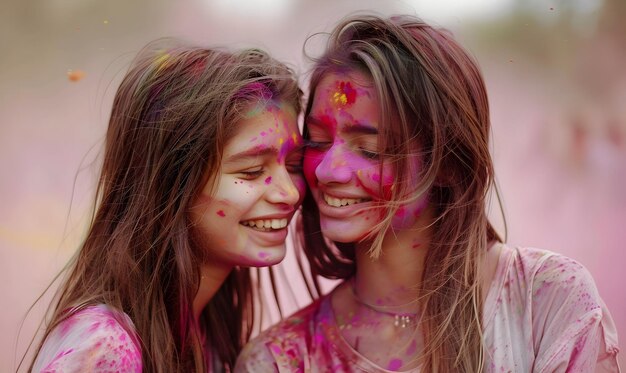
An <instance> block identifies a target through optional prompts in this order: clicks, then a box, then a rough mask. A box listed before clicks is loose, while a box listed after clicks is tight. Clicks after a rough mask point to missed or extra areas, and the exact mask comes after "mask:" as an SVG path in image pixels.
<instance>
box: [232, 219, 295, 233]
mask: <svg viewBox="0 0 626 373" xmlns="http://www.w3.org/2000/svg"><path fill="white" fill-rule="evenodd" d="M288 223H289V220H288V219H287V218H282V219H259V220H246V221H242V222H240V223H239V224H241V225H243V226H246V227H250V228H252V229H255V230H258V231H262V232H269V231H272V230H279V229H283V228H285V227H286V226H287V224H288Z"/></svg>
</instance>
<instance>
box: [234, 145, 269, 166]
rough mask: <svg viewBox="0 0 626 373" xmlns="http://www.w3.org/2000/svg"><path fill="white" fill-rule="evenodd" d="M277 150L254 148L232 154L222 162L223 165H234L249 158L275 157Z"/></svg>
mask: <svg viewBox="0 0 626 373" xmlns="http://www.w3.org/2000/svg"><path fill="white" fill-rule="evenodd" d="M277 154H278V149H276V148H275V147H273V146H264V147H254V148H251V149H248V150H244V151H242V152H240V153H236V154H233V155H231V156H229V157H228V158H226V160H224V163H236V162H240V161H242V160H246V159H249V158H256V157H262V156H266V155H277Z"/></svg>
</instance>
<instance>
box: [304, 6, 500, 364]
mask: <svg viewBox="0 0 626 373" xmlns="http://www.w3.org/2000/svg"><path fill="white" fill-rule="evenodd" d="M345 71H348V72H349V71H361V72H365V73H366V74H368V75H369V76H370V77H371V78H372V81H373V84H374V89H376V91H377V94H378V97H379V98H380V105H381V110H382V118H381V124H380V126H379V133H380V135H379V136H380V137H379V140H380V143H381V144H383V145H382V149H384V153H385V156H384V157H383V159H384V160H391V161H390V162H391V164H392V167H393V169H394V171H395V173H394V174H395V175H396V176H395V180H394V186H395V187H394V188H393V192H392V198H391V202H390V203H389V206H388V207H389V208H388V209H387V213H386V215H385V217H384V219H383V220H382V221H381V222H380V224H379V225H378V226H377V229H375V230H374V231H373V232H372V233H371V234H370V236H369V237H368V238H370V239H371V240H372V245H371V248H370V254H371V255H372V256H373V257H377V256H378V255H380V252H381V249H382V240H383V237H384V235H385V234H386V233H387V232H388V230H389V229H391V220H392V217H393V215H394V213H395V212H396V211H397V209H398V207H399V206H400V205H401V204H402V203H405V202H406V201H409V200H415V199H417V198H420V197H421V196H423V195H424V193H429V198H430V201H431V204H432V205H433V207H434V209H435V211H436V214H435V215H436V216H435V221H434V223H433V225H432V227H433V237H432V241H431V246H430V249H429V251H428V253H427V257H426V260H425V268H424V272H423V277H422V281H421V287H420V298H419V302H420V304H421V307H422V309H423V310H424V311H423V312H424V317H423V319H422V321H421V328H422V332H423V335H424V341H425V346H426V349H425V351H424V352H423V354H422V355H421V358H420V359H421V361H422V369H423V370H424V371H425V372H476V371H481V370H482V367H483V364H484V356H483V355H484V351H483V347H482V337H481V336H482V331H481V316H482V296H481V295H482V294H481V293H482V292H481V287H480V282H479V274H480V273H481V265H482V261H483V257H484V254H485V252H486V249H487V243H488V242H489V241H492V240H498V241H500V238H499V237H498V234H497V233H496V231H495V230H494V228H493V227H492V225H491V224H490V223H489V221H488V219H487V215H486V211H485V199H486V195H487V192H488V190H489V188H490V187H491V186H492V184H493V172H494V171H493V164H492V160H491V157H490V155H489V148H488V142H489V131H490V121H489V105H488V101H487V93H486V90H485V85H484V82H483V79H482V76H481V73H480V71H479V69H478V67H477V64H476V63H475V62H474V60H473V59H472V58H471V57H470V55H469V54H468V53H467V52H466V51H465V50H464V49H463V48H462V47H461V46H460V45H459V44H458V43H457V42H456V41H455V40H454V39H453V37H452V36H451V35H450V34H449V33H448V32H447V31H445V30H441V29H437V28H434V27H431V26H429V25H428V24H426V23H424V22H423V21H421V20H420V19H418V18H415V17H410V16H397V17H392V18H389V19H384V18H380V17H376V16H356V17H352V18H348V19H345V20H344V21H342V22H340V23H339V25H338V26H336V27H335V29H334V31H333V32H332V33H331V35H330V38H329V41H328V45H327V47H326V50H325V52H324V54H323V55H322V56H321V57H320V58H318V59H315V67H314V69H313V72H312V75H311V82H310V91H309V97H310V99H309V101H308V104H307V107H306V109H305V117H306V116H308V114H309V113H310V111H311V107H312V101H313V100H312V99H311V98H312V97H314V95H315V90H316V87H317V85H318V84H319V83H320V81H321V80H322V78H323V77H324V76H325V75H326V74H328V73H332V72H345ZM304 137H305V139H308V132H307V129H306V126H305V129H304ZM416 149H419V150H418V151H419V153H420V155H421V158H422V160H423V165H424V166H423V170H422V171H421V174H420V183H419V185H417V186H416V185H414V184H412V183H411V182H410V180H414V179H415V178H411V177H406V175H409V174H410V173H411V172H413V173H414V172H416V171H415V170H414V169H412V168H411V165H410V162H409V161H408V159H409V156H410V155H411V154H414V153H415V151H416ZM381 168H382V166H381ZM302 211H303V227H304V229H303V232H302V233H301V235H300V244H301V245H302V246H303V247H304V248H305V253H306V254H307V256H308V258H309V262H310V263H311V271H312V273H313V274H314V275H320V276H324V277H327V278H333V279H346V278H349V277H351V276H353V275H354V273H355V271H356V264H355V261H354V258H355V256H354V245H353V244H342V243H334V244H332V243H329V242H328V241H327V240H325V239H324V237H323V235H322V233H321V229H320V224H319V212H318V209H317V206H316V204H315V201H314V200H313V198H312V196H311V195H310V194H309V195H307V196H306V197H305V200H304V203H303V209H302ZM318 291H319V287H318Z"/></svg>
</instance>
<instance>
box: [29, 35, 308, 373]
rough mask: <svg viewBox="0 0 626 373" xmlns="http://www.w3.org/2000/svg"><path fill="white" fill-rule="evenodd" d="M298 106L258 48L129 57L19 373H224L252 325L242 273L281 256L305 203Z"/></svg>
mask: <svg viewBox="0 0 626 373" xmlns="http://www.w3.org/2000/svg"><path fill="white" fill-rule="evenodd" d="M300 99H301V92H300V89H299V87H298V84H297V79H296V78H295V77H294V75H293V73H292V71H291V70H290V69H289V68H287V67H286V66H285V65H283V64H282V63H279V62H278V61H276V60H274V59H272V58H271V57H270V56H268V55H267V54H266V53H264V52H262V51H260V50H255V49H249V50H242V51H233V52H231V51H227V50H222V49H207V48H200V47H195V46H189V45H185V44H183V43H180V42H175V41H172V40H165V41H163V40H161V41H158V42H154V43H151V44H149V45H148V46H147V47H146V48H144V50H143V51H142V52H141V53H139V55H138V56H137V57H136V59H135V61H134V62H133V64H132V66H131V68H130V70H129V71H128V73H127V74H126V76H125V77H124V79H123V81H122V83H121V85H120V87H119V89H118V90H117V94H116V96H115V100H114V102H113V108H112V113H111V117H110V121H109V126H108V132H107V134H106V143H105V149H104V161H103V165H102V172H101V175H100V179H99V184H98V189H97V203H96V209H95V213H94V216H93V219H92V222H91V226H90V228H89V230H88V232H87V236H86V238H85V241H84V242H83V244H82V246H81V248H80V250H79V251H78V253H77V254H76V255H75V257H74V259H73V262H72V264H71V266H70V267H69V270H68V274H67V277H66V279H65V280H64V282H63V283H62V284H61V287H60V289H59V291H58V293H57V294H58V295H57V298H56V301H55V304H54V307H53V308H52V309H51V310H52V314H51V318H50V321H49V324H48V326H47V328H46V330H45V334H44V336H43V340H42V342H41V344H40V345H39V347H38V348H37V350H36V354H37V355H36V357H35V360H34V362H33V363H32V365H31V370H33V371H37V372H39V371H44V372H57V371H59V372H61V371H62V372H79V371H80V372H86V371H123V372H131V371H132V372H140V371H149V372H168V373H169V372H189V371H197V372H200V371H224V370H226V371H230V370H232V367H233V365H234V362H235V359H236V356H237V354H238V353H239V351H240V349H241V348H242V346H243V344H244V343H245V342H246V341H247V340H248V338H249V336H250V332H251V328H252V324H253V322H254V319H255V318H254V313H253V303H254V298H253V296H254V294H253V290H254V286H253V285H252V282H251V281H252V280H251V274H250V270H249V269H248V267H260V266H268V265H272V264H275V263H277V262H279V261H281V260H282V258H283V257H284V255H285V238H286V235H287V225H288V223H289V221H290V220H291V218H292V217H293V214H294V212H295V210H296V209H297V208H298V206H299V204H300V202H301V198H302V197H303V192H304V189H305V182H304V178H303V177H302V175H301V162H302V140H301V135H300V133H299V131H298V127H297V116H298V113H299V111H300V108H301V104H300Z"/></svg>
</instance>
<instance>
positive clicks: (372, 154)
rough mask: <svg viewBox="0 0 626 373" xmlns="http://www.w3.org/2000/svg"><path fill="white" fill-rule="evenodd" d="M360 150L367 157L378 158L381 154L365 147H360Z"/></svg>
mask: <svg viewBox="0 0 626 373" xmlns="http://www.w3.org/2000/svg"><path fill="white" fill-rule="evenodd" d="M359 152H361V155H362V156H364V157H365V158H367V159H378V158H380V154H379V153H378V152H373V151H370V150H366V149H363V148H359Z"/></svg>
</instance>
